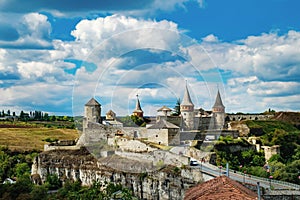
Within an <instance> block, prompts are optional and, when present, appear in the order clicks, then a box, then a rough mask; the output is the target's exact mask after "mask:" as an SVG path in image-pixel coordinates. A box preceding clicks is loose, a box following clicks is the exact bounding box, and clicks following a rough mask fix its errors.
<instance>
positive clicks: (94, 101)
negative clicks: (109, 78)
mask: <svg viewBox="0 0 300 200" xmlns="http://www.w3.org/2000/svg"><path fill="white" fill-rule="evenodd" d="M85 105H86V106H101V104H100V103H99V102H98V101H97V100H96V99H94V98H91V99H90V100H89V101H88V102H87V103H86V104H85Z"/></svg>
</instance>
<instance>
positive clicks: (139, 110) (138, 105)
mask: <svg viewBox="0 0 300 200" xmlns="http://www.w3.org/2000/svg"><path fill="white" fill-rule="evenodd" d="M143 113H144V111H143V110H142V108H141V103H140V100H139V95H138V94H137V95H136V104H135V109H134V111H133V115H136V116H138V117H143Z"/></svg>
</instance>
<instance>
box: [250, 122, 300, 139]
mask: <svg viewBox="0 0 300 200" xmlns="http://www.w3.org/2000/svg"><path fill="white" fill-rule="evenodd" d="M246 124H247V126H248V127H249V128H250V134H251V135H256V136H260V135H264V134H270V133H273V132H274V131H275V130H276V129H281V130H284V131H286V132H299V133H300V130H299V129H297V128H296V127H295V126H293V125H292V124H291V123H287V122H282V121H277V120H269V121H252V120H248V121H246Z"/></svg>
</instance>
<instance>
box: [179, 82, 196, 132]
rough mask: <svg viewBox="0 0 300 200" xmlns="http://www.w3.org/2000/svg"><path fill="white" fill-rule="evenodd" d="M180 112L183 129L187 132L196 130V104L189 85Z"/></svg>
mask: <svg viewBox="0 0 300 200" xmlns="http://www.w3.org/2000/svg"><path fill="white" fill-rule="evenodd" d="M180 112H181V116H182V120H183V123H182V125H183V128H184V129H186V130H192V129H194V104H193V102H192V100H191V96H190V93H189V90H188V87H187V85H186V86H185V92H184V96H183V99H182V102H181V104H180Z"/></svg>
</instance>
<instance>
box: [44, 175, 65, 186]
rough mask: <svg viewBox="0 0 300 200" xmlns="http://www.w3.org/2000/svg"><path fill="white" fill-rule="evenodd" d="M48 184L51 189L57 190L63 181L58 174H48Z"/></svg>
mask: <svg viewBox="0 0 300 200" xmlns="http://www.w3.org/2000/svg"><path fill="white" fill-rule="evenodd" d="M46 184H47V185H48V188H49V189H50V190H56V189H58V188H60V187H61V186H62V182H61V181H60V180H59V178H58V176H57V175H56V174H48V175H47V177H46Z"/></svg>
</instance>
